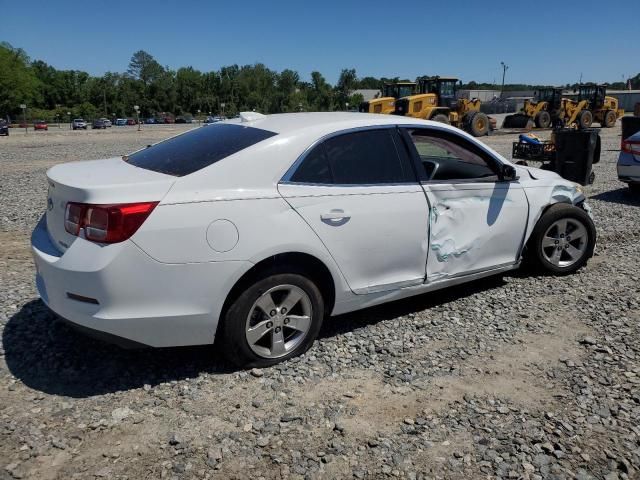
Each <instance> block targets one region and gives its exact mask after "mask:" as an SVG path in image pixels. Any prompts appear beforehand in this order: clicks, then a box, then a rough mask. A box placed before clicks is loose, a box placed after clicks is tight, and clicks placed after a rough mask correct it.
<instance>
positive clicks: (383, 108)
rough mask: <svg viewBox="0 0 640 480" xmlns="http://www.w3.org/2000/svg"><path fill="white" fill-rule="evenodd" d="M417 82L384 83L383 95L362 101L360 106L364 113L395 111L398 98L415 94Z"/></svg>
mask: <svg viewBox="0 0 640 480" xmlns="http://www.w3.org/2000/svg"><path fill="white" fill-rule="evenodd" d="M415 89H416V82H394V83H385V84H384V85H382V96H380V97H378V98H373V99H371V100H369V101H368V102H362V103H361V104H360V106H359V108H358V110H359V111H360V112H364V113H382V114H386V115H390V114H392V113H393V112H394V111H395V101H396V99H397V98H400V97H406V96H409V95H413V93H414V92H415Z"/></svg>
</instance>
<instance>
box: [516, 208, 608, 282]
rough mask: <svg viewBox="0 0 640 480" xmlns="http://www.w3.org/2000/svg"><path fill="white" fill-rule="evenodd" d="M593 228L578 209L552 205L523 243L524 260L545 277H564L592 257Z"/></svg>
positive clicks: (583, 212)
mask: <svg viewBox="0 0 640 480" xmlns="http://www.w3.org/2000/svg"><path fill="white" fill-rule="evenodd" d="M595 245H596V228H595V225H594V224H593V220H591V217H590V216H589V215H588V214H587V212H585V211H584V210H583V209H582V208H580V207H578V206H575V205H569V204H566V203H556V204H555V205H552V206H551V207H549V208H548V209H547V211H546V212H544V214H543V215H542V217H541V218H540V220H538V223H537V224H536V226H535V228H534V229H533V232H532V233H531V237H530V238H529V241H528V242H527V251H526V257H527V260H528V261H529V262H531V263H533V264H534V265H535V266H537V267H538V268H539V269H541V270H543V271H546V272H547V273H551V274H555V275H567V274H570V273H573V272H575V271H576V270H578V269H580V268H581V267H582V266H584V265H585V264H586V263H587V260H589V258H591V257H592V256H593V249H594V248H595Z"/></svg>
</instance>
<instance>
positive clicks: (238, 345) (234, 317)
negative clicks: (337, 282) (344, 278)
mask: <svg viewBox="0 0 640 480" xmlns="http://www.w3.org/2000/svg"><path fill="white" fill-rule="evenodd" d="M323 318H324V301H323V298H322V294H321V293H320V291H319V290H318V287H317V286H316V285H315V284H314V283H313V282H312V281H311V280H309V279H308V278H307V277H305V276H303V275H300V274H293V273H286V274H275V275H269V276H266V277H264V278H262V279H260V280H257V281H255V282H254V283H253V284H252V285H250V286H249V287H248V288H247V289H246V290H245V291H244V292H242V293H241V294H240V295H238V297H237V298H236V299H235V300H234V301H233V302H232V303H231V305H230V306H229V308H228V309H227V312H226V315H225V317H224V320H223V322H224V323H223V324H222V332H221V333H222V342H223V344H222V348H223V350H224V352H225V356H226V357H227V358H228V359H229V360H231V361H232V362H233V363H234V364H236V365H237V366H240V367H267V366H270V365H274V364H276V363H279V362H281V361H283V360H286V359H288V358H291V357H295V356H298V355H301V354H302V353H304V352H306V351H307V350H308V349H309V347H310V346H311V345H312V344H313V341H314V340H315V339H316V337H317V336H318V332H319V331H320V327H321V326H322V320H323Z"/></svg>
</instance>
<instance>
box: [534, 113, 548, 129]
mask: <svg viewBox="0 0 640 480" xmlns="http://www.w3.org/2000/svg"><path fill="white" fill-rule="evenodd" d="M549 125H551V115H550V114H549V112H547V111H546V110H541V111H540V112H538V115H536V127H538V128H549Z"/></svg>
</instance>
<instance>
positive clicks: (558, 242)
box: [542, 218, 589, 268]
mask: <svg viewBox="0 0 640 480" xmlns="http://www.w3.org/2000/svg"><path fill="white" fill-rule="evenodd" d="M588 243H589V234H588V232H587V228H586V227H585V226H584V224H583V223H582V222H581V221H580V220H577V219H575V218H561V219H559V220H556V221H555V222H553V223H552V224H551V226H550V227H549V228H548V229H547V231H546V232H545V234H544V236H543V237H542V255H543V256H544V258H545V259H546V260H547V261H548V262H549V263H551V264H553V265H555V266H557V267H560V268H566V267H570V266H571V265H573V264H574V263H576V262H577V261H579V260H581V259H582V257H584V255H585V254H586V253H587V245H588Z"/></svg>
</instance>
